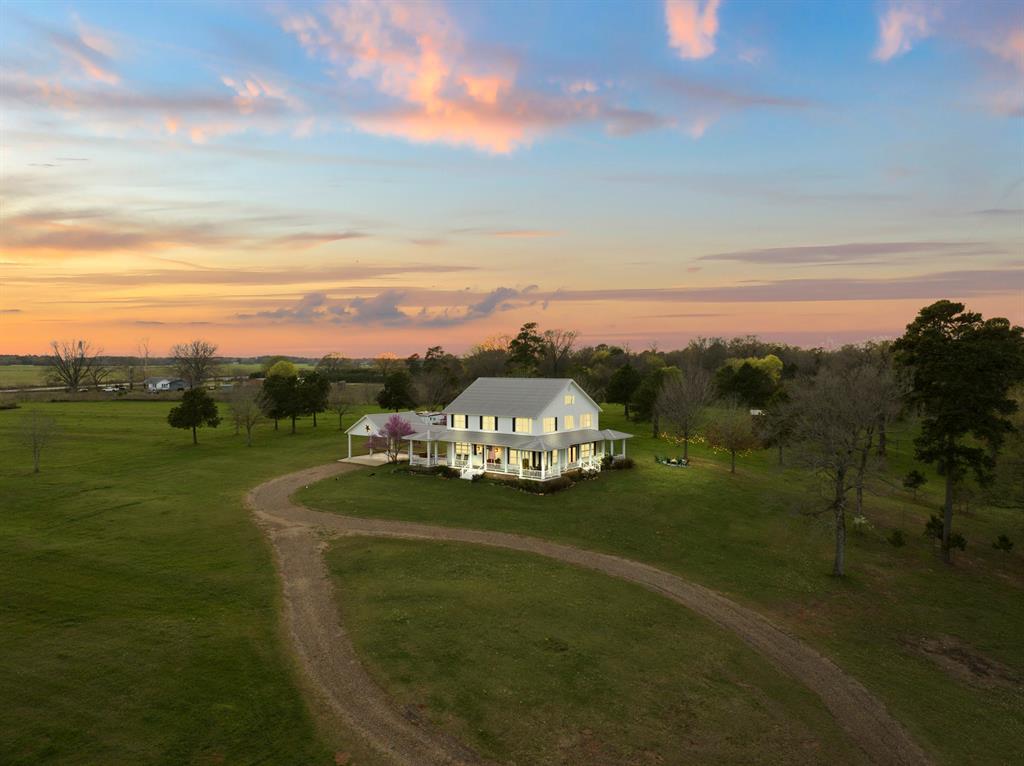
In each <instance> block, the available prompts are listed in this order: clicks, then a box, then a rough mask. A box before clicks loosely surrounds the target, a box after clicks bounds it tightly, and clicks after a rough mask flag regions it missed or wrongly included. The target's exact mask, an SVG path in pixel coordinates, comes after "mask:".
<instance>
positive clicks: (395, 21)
mask: <svg viewBox="0 0 1024 766" xmlns="http://www.w3.org/2000/svg"><path fill="white" fill-rule="evenodd" d="M281 26H282V28H283V29H285V30H286V31H288V32H290V33H291V34H293V35H294V36H295V37H296V38H297V39H298V41H299V43H300V44H301V45H302V46H303V47H304V48H305V49H306V51H307V53H309V54H311V55H315V56H323V57H325V58H327V59H328V60H330V61H331V62H332V63H335V64H338V65H341V66H343V67H344V72H345V74H347V75H348V77H350V78H352V79H354V80H364V81H367V82H369V83H371V84H372V85H373V86H374V88H375V89H376V90H377V91H378V93H380V94H382V95H384V96H387V97H389V98H390V99H392V103H391V104H385V105H383V106H379V107H374V108H369V109H364V110H362V111H360V112H358V113H356V114H355V115H354V117H353V121H354V122H355V124H356V125H357V126H358V127H359V128H360V129H362V130H365V131H367V132H370V133H376V134H381V135H390V136H396V137H400V138H404V139H406V140H409V141H415V142H440V143H448V144H455V145H466V146H471V147H473V148H476V149H480V150H483V151H488V152H493V153H497V154H505V153H508V152H511V151H513V150H514V149H516V148H518V147H520V146H524V145H527V144H529V143H530V142H531V141H533V140H534V139H535V138H536V137H537V136H538V135H540V134H541V133H543V132H545V131H548V130H551V129H553V128H555V127H557V126H559V125H563V124H567V123H569V122H574V121H583V120H592V119H597V118H599V117H600V116H601V107H600V105H599V104H595V103H593V102H592V101H588V100H587V99H585V98H580V99H573V98H569V97H565V96H562V97H561V98H556V97H552V96H546V95H543V94H539V93H534V92H531V91H527V90H524V89H523V88H521V87H518V86H517V84H516V77H517V71H516V66H515V64H514V63H513V62H511V61H509V60H508V58H507V57H506V58H501V59H499V58H495V59H493V60H490V59H486V58H485V59H481V54H480V53H479V52H477V53H476V54H475V55H473V56H471V55H469V54H468V53H467V51H466V46H465V44H464V41H463V36H462V33H461V31H460V29H459V28H458V26H457V25H456V23H455V21H454V19H452V18H451V16H450V15H449V14H448V12H447V10H446V9H445V8H444V7H443V6H440V5H437V4H434V3H429V2H424V3H402V2H397V1H396V0H353V1H352V2H349V3H340V4H336V5H331V6H329V7H328V8H327V10H326V11H325V14H324V17H317V16H313V15H310V14H308V13H305V14H299V15H294V16H286V17H285V18H283V19H282V20H281Z"/></svg>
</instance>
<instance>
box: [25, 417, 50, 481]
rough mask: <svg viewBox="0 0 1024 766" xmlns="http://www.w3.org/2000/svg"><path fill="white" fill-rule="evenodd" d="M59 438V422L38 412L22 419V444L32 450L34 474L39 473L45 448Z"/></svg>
mask: <svg viewBox="0 0 1024 766" xmlns="http://www.w3.org/2000/svg"><path fill="white" fill-rule="evenodd" d="M56 436H57V421H55V420H54V419H53V418H52V417H50V416H49V415H44V414H42V413H41V412H39V411H38V410H29V412H28V413H27V414H26V415H25V416H24V417H22V419H21V442H22V444H24V445H25V446H26V447H28V448H30V449H31V450H32V472H33V473H39V459H40V458H41V457H42V454H43V448H44V447H46V446H47V445H48V444H49V443H50V442H51V441H53V439H54V438H55V437H56Z"/></svg>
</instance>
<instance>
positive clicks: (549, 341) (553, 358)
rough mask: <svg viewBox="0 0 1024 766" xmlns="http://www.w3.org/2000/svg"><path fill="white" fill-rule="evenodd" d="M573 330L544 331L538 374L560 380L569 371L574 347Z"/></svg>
mask: <svg viewBox="0 0 1024 766" xmlns="http://www.w3.org/2000/svg"><path fill="white" fill-rule="evenodd" d="M577 335H578V333H577V332H576V331H575V330H545V331H544V335H543V338H544V341H543V345H542V346H541V358H540V373H541V375H543V376H544V377H548V378H560V377H562V376H564V375H565V374H566V373H567V372H568V371H569V362H570V361H572V349H573V346H575V345H576V336H577Z"/></svg>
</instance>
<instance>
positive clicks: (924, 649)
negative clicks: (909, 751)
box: [298, 406, 1024, 764]
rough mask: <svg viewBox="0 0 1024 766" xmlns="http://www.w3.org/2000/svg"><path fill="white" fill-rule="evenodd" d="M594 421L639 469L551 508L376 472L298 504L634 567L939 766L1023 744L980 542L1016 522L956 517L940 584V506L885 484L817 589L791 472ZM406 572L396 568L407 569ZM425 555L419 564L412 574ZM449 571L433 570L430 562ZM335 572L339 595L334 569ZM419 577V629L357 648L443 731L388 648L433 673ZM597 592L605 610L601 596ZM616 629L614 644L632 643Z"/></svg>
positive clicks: (995, 569)
mask: <svg viewBox="0 0 1024 766" xmlns="http://www.w3.org/2000/svg"><path fill="white" fill-rule="evenodd" d="M606 411H607V413H606V415H605V416H602V425H607V426H610V427H612V428H616V429H621V430H627V431H633V432H634V433H636V434H637V435H638V438H635V439H633V440H631V442H630V444H629V452H630V454H632V455H633V457H635V458H636V460H637V468H636V469H634V470H633V471H616V472H609V473H606V474H603V475H602V476H601V477H600V478H599V479H598V480H595V481H590V482H583V483H581V484H578V485H577V486H575V487H573V488H571V489H569V490H567V491H564V492H562V493H559V494H557V495H553V496H548V497H535V496H533V495H528V494H524V493H521V492H518V491H515V490H512V489H510V488H508V487H505V486H499V485H496V484H493V483H489V482H483V483H470V482H465V481H460V480H444V479H440V478H434V477H425V476H422V475H416V474H411V473H408V472H406V471H403V470H391V471H388V470H377V471H374V472H370V471H366V472H362V473H361V474H356V475H352V476H347V477H345V478H344V479H339V480H337V481H325V482H322V483H320V484H318V485H314V486H311V487H309V488H308V489H306V490H304V491H303V492H300V493H299V496H298V497H299V499H300V500H301V501H302V502H304V503H305V504H307V505H309V506H310V507H314V508H317V509H319V510H327V511H334V512H338V513H345V514H351V515H357V516H374V517H382V518H391V519H405V520H412V521H423V522H427V523H431V524H447V525H452V526H460V527H474V528H481V529H493V530H500V531H510V532H520V533H524V534H529V535H535V536H538V537H546V538H550V539H554V540H558V541H561V542H567V543H571V544H574V545H577V546H580V547H584V548H592V549H596V550H601V551H605V552H609V553H615V554H619V555H623V556H626V557H629V558H633V559H637V560H641V561H647V562H649V563H652V564H655V565H657V566H659V567H663V568H665V569H668V570H670V571H672V572H675V573H677V574H680V575H682V576H684V577H686V578H689V579H692V580H694V581H696V582H699V583H701V584H703V585H707V586H710V587H712V588H715V589H717V590H720V591H722V592H723V593H725V594H726V595H728V596H730V597H732V598H735V599H736V600H738V601H740V602H742V603H744V604H745V605H748V606H751V607H754V608H756V609H757V610H759V611H761V612H763V613H764V614H766V615H767V616H769V617H770V618H771V619H772V620H773V621H775V622H776V623H777V624H780V625H782V626H783V627H784V628H786V629H787V630H789V631H790V632H792V633H793V634H795V635H797V636H799V637H800V638H802V639H804V640H806V641H807V642H809V643H810V644H811V645H813V646H815V647H816V648H818V649H819V650H820V651H822V652H823V653H825V654H826V655H828V656H829V657H831V658H833V659H834V660H835V661H836V662H837V663H838V664H839V665H840V666H841V667H843V668H844V669H845V670H847V671H848V672H850V673H852V674H853V675H854V676H855V677H856V678H858V679H859V680H860V681H861V682H862V683H864V684H865V685H866V686H867V687H868V688H869V689H871V690H872V691H873V692H874V693H875V694H877V695H878V696H879V697H880V698H881V699H882V700H883V701H884V702H885V703H886V704H887V706H888V707H889V708H890V710H892V711H893V712H894V714H895V715H896V716H897V718H899V720H901V721H902V722H903V723H904V724H905V725H906V726H907V727H908V729H909V730H910V732H911V733H912V734H913V735H914V736H915V738H916V739H917V740H918V741H919V742H921V743H922V745H923V746H924V747H926V749H927V750H928V752H929V753H930V754H932V755H933V756H934V757H935V758H936V759H937V760H939V761H940V762H944V763H950V764H953V763H966V762H970V763H991V764H997V763H1005V762H1006V761H1007V760H1008V759H1009V758H1010V757H1011V756H1010V752H1011V750H1012V746H1010V744H1009V743H1010V742H1016V741H1021V740H1022V739H1024V695H1022V689H1024V686H1022V683H1024V681H1022V679H1024V644H1022V643H1021V641H1020V634H1021V630H1022V629H1024V562H1022V559H1021V557H1020V555H1019V554H1018V553H1016V552H1015V553H1014V554H1013V555H1010V556H1006V555H1004V554H1002V553H1001V552H999V551H996V550H993V549H992V547H991V543H992V541H993V540H994V539H995V538H996V536H997V535H998V534H1001V533H1006V534H1009V535H1010V536H1011V537H1012V538H1014V539H1017V540H1020V539H1022V538H1024V514H1021V512H1020V510H1019V509H997V508H980V509H975V510H974V511H973V512H972V513H971V514H970V515H964V514H961V515H959V516H958V519H957V522H956V523H957V524H958V528H959V529H960V530H961V531H962V532H963V533H964V535H965V536H966V537H967V539H968V548H967V551H966V552H964V553H958V554H957V558H956V565H955V566H954V567H953V568H951V569H950V568H947V567H946V566H945V565H943V564H942V563H941V562H940V561H939V559H938V556H937V554H936V551H935V549H934V548H933V544H932V543H931V541H929V540H927V539H925V538H924V536H923V534H922V533H923V529H924V522H925V520H926V519H927V518H928V515H929V514H930V513H934V512H935V509H936V508H937V505H938V502H939V500H938V491H939V482H938V481H937V480H936V479H935V477H934V476H933V477H932V480H931V482H930V484H929V485H927V486H926V488H925V491H922V492H920V493H919V497H918V499H917V500H916V501H915V500H914V499H913V498H912V497H911V495H910V493H909V492H906V491H905V490H903V489H901V488H899V489H898V488H896V487H898V482H896V487H894V486H893V483H892V481H891V480H878V481H876V482H875V483H874V484H873V486H872V488H871V490H872V491H871V492H869V493H868V496H867V500H866V516H867V518H868V519H869V520H870V522H871V524H872V526H873V528H872V529H869V530H865V531H863V532H861V533H858V532H856V531H854V530H853V529H851V530H850V533H849V544H848V545H849V547H848V566H849V572H850V574H849V576H848V577H847V578H846V579H845V580H843V581H838V580H836V579H834V578H832V577H830V576H829V572H830V565H831V555H832V533H831V528H830V525H829V519H828V518H827V517H824V516H822V517H818V516H814V515H811V513H810V512H811V511H813V510H814V509H815V508H817V507H820V503H821V502H822V501H821V498H820V497H819V496H818V495H817V493H816V491H815V489H814V488H813V486H812V485H810V484H809V483H808V482H807V479H806V477H805V476H804V475H803V473H802V472H801V471H798V470H795V469H789V468H785V467H784V468H779V467H778V466H777V465H776V456H775V454H774V453H773V452H759V453H755V454H752V455H749V456H746V457H742V458H741V459H740V460H739V466H738V468H737V474H736V475H730V474H729V472H728V458H727V456H726V455H715V454H713V453H711V452H709V451H708V450H706V449H703V448H701V447H697V448H696V449H693V448H691V455H692V456H693V457H694V467H693V468H688V469H680V468H670V467H666V466H659V465H656V464H655V463H654V460H653V456H654V454H656V453H657V454H666V453H669V452H671V453H672V454H675V453H676V452H677V451H681V450H677V449H676V448H675V447H671V446H669V445H666V444H665V443H664V442H662V441H660V440H654V439H652V438H651V437H650V436H649V429H650V426H649V424H645V423H627V422H626V421H624V420H623V419H622V417H621V410H618V411H617V410H616V408H614V407H610V406H606ZM894 437H895V438H894V444H895V446H894V447H893V448H892V449H891V450H890V452H891V454H890V457H889V463H890V467H891V472H892V475H893V476H901V475H903V474H904V473H905V472H906V470H908V469H909V467H910V465H911V458H910V455H909V450H910V434H909V433H908V432H906V430H904V431H903V432H897V433H895V434H894ZM851 516H852V514H851ZM895 527H902V528H903V529H904V530H905V532H906V536H907V540H908V544H907V545H906V546H905V547H904V548H899V549H897V548H894V547H893V546H892V545H891V544H890V543H889V542H887V540H886V539H885V538H886V536H887V535H888V533H889V531H890V530H891V529H892V528H895ZM368 545H369V546H370V547H371V548H372V547H373V546H376V545H377V543H372V544H368ZM367 555H369V554H367ZM380 555H381V557H384V556H386V555H387V554H386V553H384V554H380ZM419 555H420V554H408V555H407V558H409V559H410V560H413V561H415V560H416V559H417V558H418V556H419ZM428 555H429V554H428V553H426V552H425V553H423V554H422V560H421V563H425V562H426V561H427V557H428ZM446 555H447V556H450V554H443V553H441V552H439V553H438V556H439V557H440V558H441V559H442V560H444V557H445V556H446ZM399 558H401V557H399ZM332 561H333V562H334V563H335V566H336V571H337V573H338V577H339V578H341V579H342V580H343V581H344V579H345V577H346V572H347V571H348V569H347V568H346V566H345V562H344V558H343V556H341V555H339V556H338V557H337V558H333V559H332ZM373 572H374V575H375V577H374V582H373V584H372V588H371V592H372V594H373V597H374V600H375V601H376V602H378V603H386V602H387V600H388V598H389V597H390V598H392V599H401V597H402V595H403V594H409V592H410V588H411V587H412V586H411V585H410V582H409V580H410V577H411V575H410V574H409V573H408V572H407V571H405V570H403V569H402V568H401V567H398V568H397V570H396V573H395V574H389V569H388V567H387V566H383V565H382V566H375V567H374V569H373ZM418 576H419V577H420V578H422V579H423V584H422V585H421V586H420V589H421V591H422V592H420V593H419V598H406V599H404V600H401V603H402V608H403V612H402V614H403V617H404V618H406V619H408V620H409V621H418V622H417V624H419V625H421V626H430V627H429V629H427V628H426V627H425V628H424V629H422V630H419V631H415V632H409V631H406V630H405V627H404V624H403V623H402V622H401V621H399V620H379V621H376V622H372V621H365V622H360V626H359V627H357V628H356V630H355V631H354V637H355V640H356V641H357V643H358V644H360V645H361V646H363V647H365V650H366V653H367V655H368V656H369V657H370V659H371V661H372V662H373V663H374V665H375V667H376V668H377V670H378V673H379V675H380V677H381V678H383V679H385V683H386V684H388V686H389V688H392V689H393V690H394V691H395V693H396V694H398V695H399V696H402V697H403V698H409V697H411V696H414V695H415V696H416V699H417V700H419V703H420V704H422V705H424V706H425V707H426V709H427V710H428V711H430V712H432V713H433V714H434V715H435V716H436V717H437V719H438V720H441V721H444V720H445V719H446V715H448V711H447V708H446V707H445V706H444V705H445V703H444V702H443V701H444V699H445V695H446V694H448V693H449V692H450V690H449V689H448V688H447V685H446V683H445V682H444V681H443V679H440V678H438V676H437V674H436V669H435V667H434V665H432V664H431V663H429V662H428V663H424V664H423V666H422V669H421V668H420V667H419V666H417V665H416V664H415V663H412V664H410V663H408V662H405V661H403V658H402V657H398V658H396V656H395V653H394V652H390V651H388V650H387V649H386V647H388V646H393V645H394V644H396V643H399V644H400V645H402V646H403V647H406V653H407V654H408V655H409V656H417V655H419V654H423V655H426V656H430V654H431V652H432V651H433V650H432V648H431V647H432V645H433V644H434V643H435V642H438V643H440V642H443V640H447V639H445V636H446V635H447V634H446V633H445V631H446V630H447V629H446V628H445V627H444V626H442V625H438V624H436V623H437V622H438V621H437V620H435V621H434V622H431V621H430V615H431V614H432V613H433V612H432V611H431V610H435V609H438V608H439V607H437V606H436V603H437V602H438V601H443V600H444V598H445V595H444V594H446V593H448V592H449V590H450V589H451V588H452V587H454V586H450V585H447V584H445V583H444V582H435V578H434V577H433V576H432V574H431V570H430V567H429V566H424V568H423V569H422V570H421V571H420V573H419V575H418ZM361 583H362V585H361ZM431 584H433V585H434V588H435V593H434V594H433V597H431V595H430V593H429V590H430V587H429V585H431ZM360 587H371V586H369V585H367V584H366V583H365V581H364V580H363V579H360V577H354V578H353V585H352V587H351V588H350V590H351V591H353V592H355V594H356V595H350V596H349V598H350V599H355V600H356V601H357V602H359V601H361V600H362V599H364V598H367V597H366V596H364V595H358V593H359V590H360ZM601 587H602V588H603V589H602V595H603V596H608V594H610V593H611V592H612V589H611V588H610V587H608V586H601ZM606 587H607V588H608V589H607V590H604V588H606ZM531 592H533V593H535V594H536V598H535V602H536V603H534V606H533V608H534V609H536V610H537V611H538V612H543V613H547V612H546V611H545V610H548V609H550V608H551V604H544V603H540V602H543V601H544V600H545V599H546V598H548V597H550V598H551V599H554V600H555V601H556V602H559V593H558V589H557V588H551V589H548V588H547V587H544V586H542V585H540V584H538V585H536V586H533V588H532V589H531ZM609 597H610V596H609ZM484 600H485V599H481V601H484ZM354 608H355V607H354ZM450 608H451V609H452V610H453V611H454V613H456V614H461V615H463V619H462V620H460V621H459V624H460V626H462V627H463V628H464V629H465V630H468V631H469V633H470V635H473V636H475V638H476V639H477V640H480V641H484V642H486V641H493V640H496V637H495V636H494V634H495V633H496V632H498V631H500V630H501V626H500V625H499V624H496V623H495V622H494V621H493V620H492V621H487V620H484V621H481V622H479V623H474V622H472V621H471V619H470V615H469V614H468V610H467V609H466V608H465V607H460V605H459V602H458V599H457V598H456V599H452V601H451V604H450ZM665 608H666V609H671V608H672V607H669V606H668V605H667V604H666V606H665ZM466 625H470V626H471V628H465V626H466ZM626 627H627V626H619V628H618V629H620V630H623V631H624V632H625V633H626V634H627V635H628V630H626ZM559 635H560V634H559ZM622 646H623V651H624V652H628V651H631V644H630V639H629V638H623V639H622ZM678 660H679V662H680V663H681V666H682V667H694V668H695V667H696V666H695V665H690V664H689V663H693V658H691V657H689V655H687V654H686V653H685V652H684V651H682V649H680V651H679V653H678ZM540 672H541V671H540V670H538V669H537V667H536V665H535V663H533V662H532V661H528V660H526V659H524V661H523V662H522V663H520V664H519V665H518V667H517V671H516V673H511V674H510V675H511V676H513V677H519V678H531V677H536V675H537V674H538V673H540ZM517 674H518V675H517ZM502 678H503V677H502V676H492V675H488V674H483V675H482V676H481V677H480V678H478V679H477V681H478V682H479V684H480V688H478V689H477V691H476V694H477V695H478V697H477V699H478V700H479V701H478V702H477V703H476V705H477V707H476V708H474V707H473V706H472V705H470V706H468V708H467V709H466V710H465V711H463V718H462V719H460V721H458V722H455V721H449V724H448V725H449V726H450V727H451V730H452V731H453V732H458V731H462V730H463V728H464V727H465V726H466V725H467V723H466V722H467V721H475V720H477V719H478V718H480V719H482V720H488V718H487V716H488V712H489V709H490V708H489V705H490V704H491V701H493V699H494V698H495V695H498V694H499V693H500V689H501V688H502ZM637 683H638V684H641V685H642V684H643V681H642V680H640V679H638V681H637ZM634 691H635V690H634ZM567 704H571V701H570V702H568V703H567ZM576 704H577V705H579V706H580V708H581V709H580V710H579V711H577V712H576V714H577V715H580V716H584V715H586V714H587V712H586V710H585V708H586V707H587V706H588V705H589V703H588V702H587V700H586V698H581V699H579V700H578V701H577V702H576ZM953 718H955V719H956V720H957V727H958V728H957V731H961V732H970V736H959V735H954V734H952V733H951V730H950V720H951V719H953ZM500 731H501V726H500V725H497V724H492V726H491V728H489V729H488V730H487V733H486V734H484V733H480V734H478V737H481V738H482V737H485V736H491V737H497V736H498V735H499V732H500ZM566 736H571V733H567V735H566ZM640 741H642V737H633V738H632V739H630V740H628V741H627V740H625V739H624V740H620V741H619V742H617V743H616V744H617V745H618V746H622V747H627V748H628V747H636V746H638V742H640ZM726 760H728V759H726Z"/></svg>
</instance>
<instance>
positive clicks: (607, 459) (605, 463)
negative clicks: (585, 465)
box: [601, 455, 615, 471]
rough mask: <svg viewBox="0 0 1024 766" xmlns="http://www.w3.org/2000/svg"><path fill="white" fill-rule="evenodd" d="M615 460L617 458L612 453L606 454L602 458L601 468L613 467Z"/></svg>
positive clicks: (605, 469)
mask: <svg viewBox="0 0 1024 766" xmlns="http://www.w3.org/2000/svg"><path fill="white" fill-rule="evenodd" d="M614 462H615V458H613V457H612V456H611V455H605V456H604V457H602V458H601V470H602V471H607V470H608V469H609V468H611V467H612V464H613V463H614Z"/></svg>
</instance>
